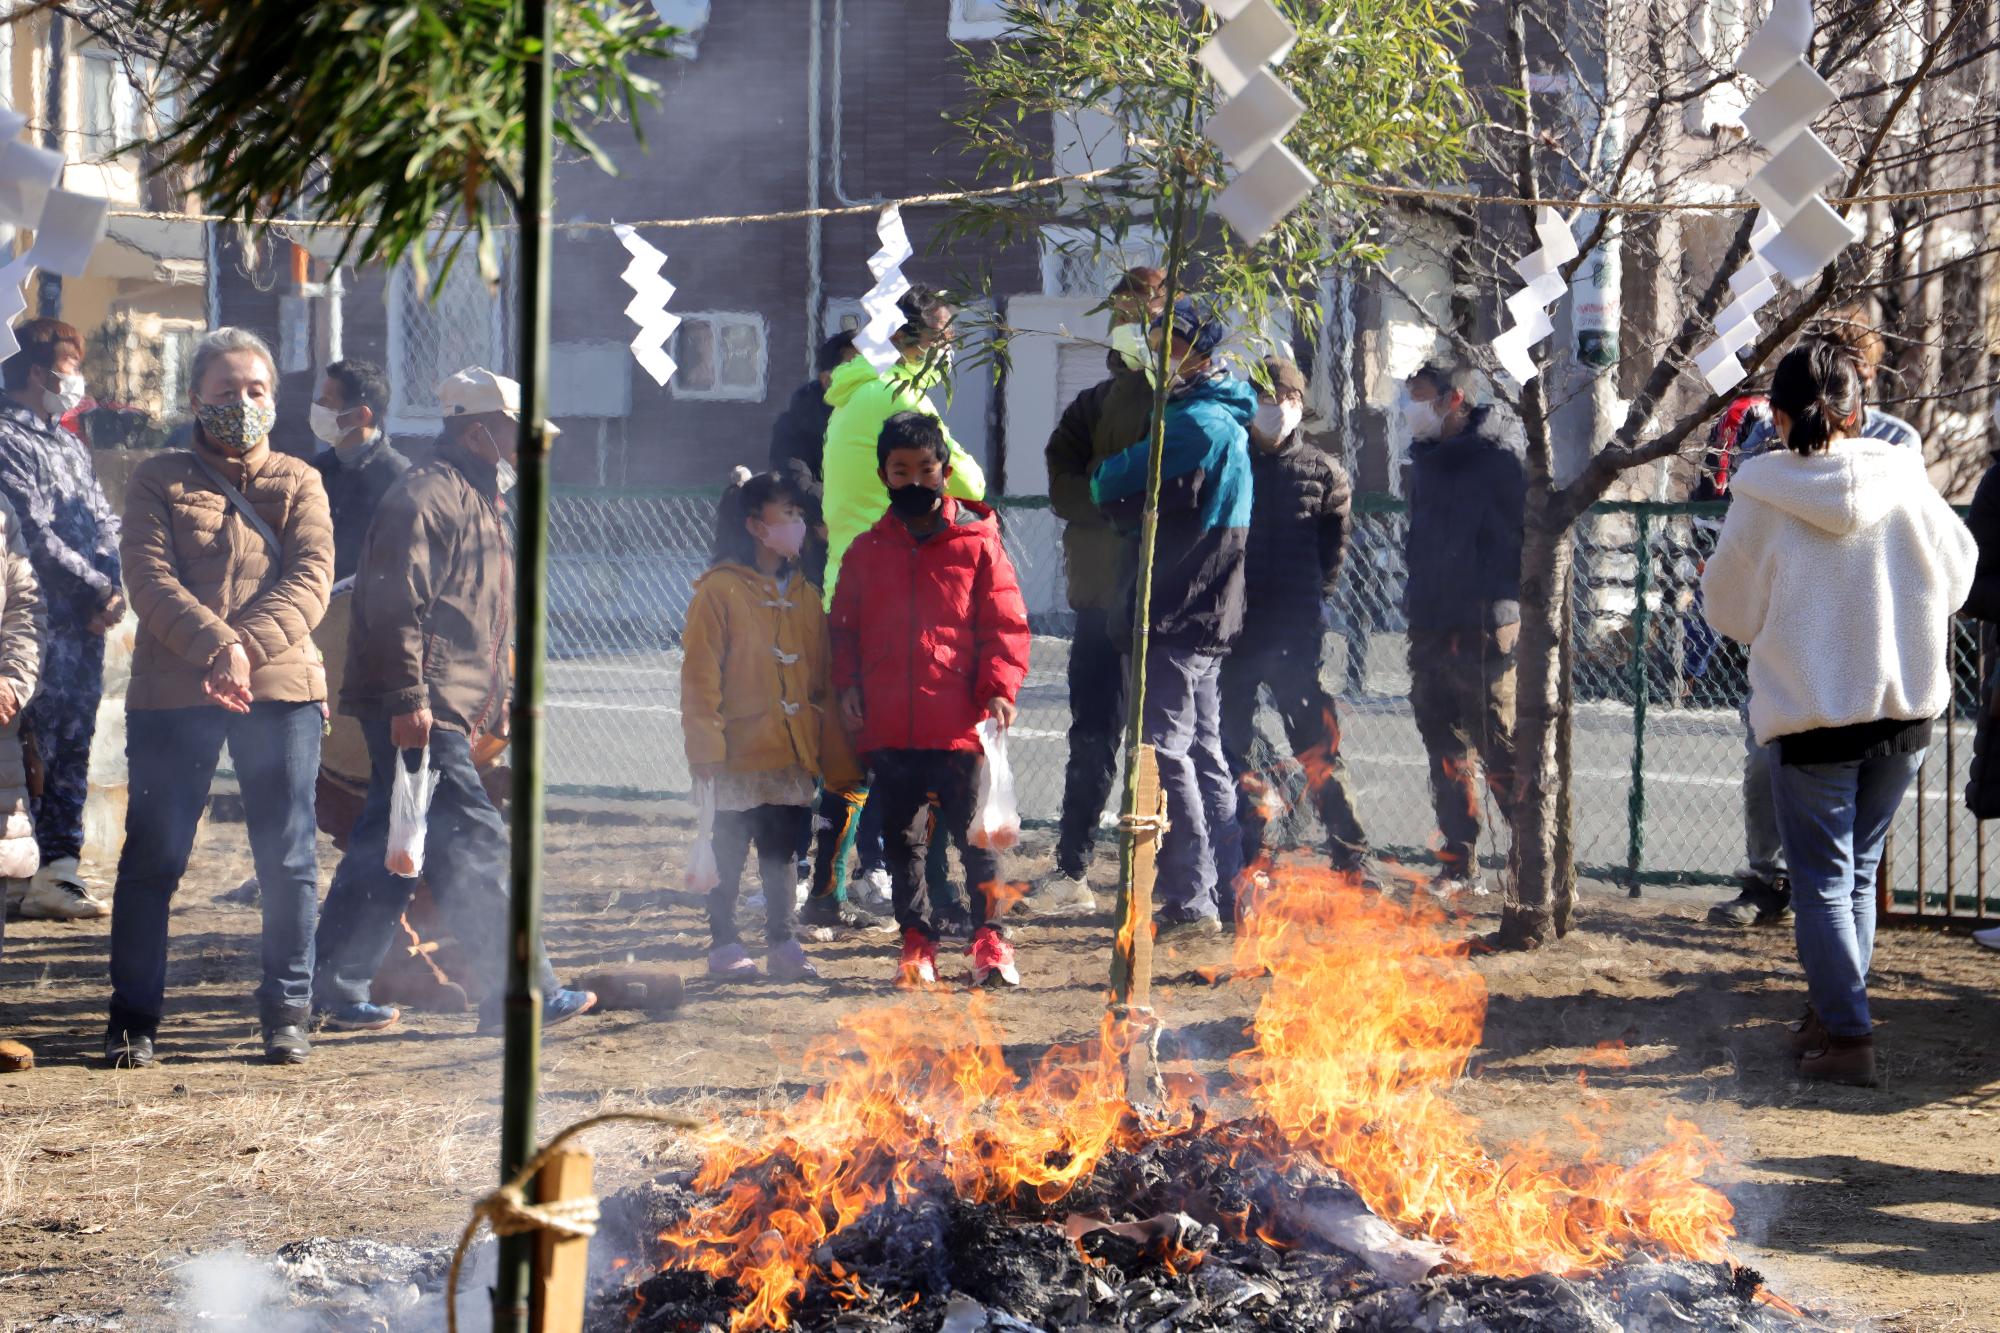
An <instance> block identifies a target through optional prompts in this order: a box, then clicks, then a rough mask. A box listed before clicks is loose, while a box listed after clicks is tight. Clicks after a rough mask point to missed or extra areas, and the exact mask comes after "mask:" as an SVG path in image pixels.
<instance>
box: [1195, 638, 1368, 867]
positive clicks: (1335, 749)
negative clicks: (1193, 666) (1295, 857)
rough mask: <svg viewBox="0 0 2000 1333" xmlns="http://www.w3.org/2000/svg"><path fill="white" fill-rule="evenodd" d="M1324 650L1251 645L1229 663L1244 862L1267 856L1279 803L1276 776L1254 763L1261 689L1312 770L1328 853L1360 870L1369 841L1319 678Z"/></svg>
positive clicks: (1228, 744)
mask: <svg viewBox="0 0 2000 1333" xmlns="http://www.w3.org/2000/svg"><path fill="white" fill-rule="evenodd" d="M1319 666H1320V661H1319V647H1318V645H1317V644H1314V645H1313V646H1312V647H1310V648H1307V647H1306V646H1304V645H1300V646H1299V648H1297V649H1288V648H1244V649H1238V650H1237V651H1236V652H1233V653H1231V654H1230V655H1229V656H1228V657H1225V658H1224V659H1223V660H1222V750H1223V753H1224V755H1225V756H1227V758H1228V760H1229V771H1230V772H1231V773H1233V774H1234V775H1235V777H1236V822H1237V824H1238V825H1239V826H1240V827H1241V828H1242V830H1243V864H1244V865H1246V866H1247V865H1251V864H1252V863H1254V862H1255V861H1256V860H1257V858H1258V857H1259V856H1261V855H1262V854H1263V851H1264V830H1265V827H1266V826H1267V825H1268V824H1269V823H1270V820H1271V814H1272V813H1273V808H1272V807H1273V802H1272V801H1271V799H1270V796H1269V793H1270V788H1271V777H1272V776H1274V775H1271V774H1265V773H1259V772H1257V771H1256V769H1255V766H1254V765H1253V764H1252V763H1251V760H1250V751H1251V745H1252V742H1253V741H1254V740H1255V739H1256V735H1257V691H1258V689H1259V688H1260V687H1264V688H1268V689H1269V690H1270V691H1271V703H1272V705H1273V706H1274V707H1276V709H1277V710H1278V717H1279V718H1280V719H1281V720H1282V721H1283V722H1284V725H1285V739H1286V740H1287V741H1288V742H1289V743H1290V744H1291V747H1292V754H1293V756H1294V757H1295V758H1296V759H1297V760H1298V762H1299V763H1300V765H1302V766H1303V767H1304V769H1305V773H1306V791H1307V794H1308V798H1309V799H1310V800H1311V801H1312V803H1313V807H1314V809H1315V810H1317V811H1318V813H1319V818H1320V822H1321V823H1322V824H1324V825H1325V826H1326V835H1327V852H1328V854H1329V855H1330V856H1331V857H1332V860H1333V865H1334V868H1335V869H1336V870H1353V869H1355V868H1356V867H1358V866H1359V865H1360V864H1361V858H1362V857H1363V856H1364V855H1365V854H1366V853H1367V851H1368V836H1367V835H1366V834H1365V833H1363V832H1362V831H1361V821H1360V820H1359V819H1357V818H1356V817H1355V814H1354V800H1353V798H1352V796H1350V795H1349V793H1348V790H1347V776H1346V765H1344V764H1343V763H1342V762H1341V759H1340V722H1339V719H1338V718H1337V717H1336V716H1335V714H1334V711H1333V700H1332V698H1330V697H1329V696H1328V695H1327V692H1326V688H1325V687H1324V686H1323V685H1321V684H1320V680H1319Z"/></svg>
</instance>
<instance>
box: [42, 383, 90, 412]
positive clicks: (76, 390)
mask: <svg viewBox="0 0 2000 1333" xmlns="http://www.w3.org/2000/svg"><path fill="white" fill-rule="evenodd" d="M83 396H84V384H83V376H81V375H76V374H69V375H58V376H56V387H55V388H53V389H43V390H42V410H43V411H45V412H47V413H48V414H49V415H50V416H52V417H66V416H68V415H69V414H70V413H72V412H74V411H76V409H77V408H78V407H79V406H81V405H82V403H83Z"/></svg>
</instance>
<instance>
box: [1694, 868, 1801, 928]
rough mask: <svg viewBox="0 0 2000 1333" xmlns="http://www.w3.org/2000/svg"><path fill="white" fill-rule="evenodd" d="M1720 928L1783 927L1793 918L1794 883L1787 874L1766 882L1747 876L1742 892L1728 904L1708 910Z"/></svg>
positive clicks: (1759, 878) (1754, 876)
mask: <svg viewBox="0 0 2000 1333" xmlns="http://www.w3.org/2000/svg"><path fill="white" fill-rule="evenodd" d="M1708 919H1709V920H1710V921H1712V922H1714V923H1715V924H1716V925H1718V926H1736V927H1738V928H1743V927H1748V926H1781V925H1783V924H1784V923H1785V922H1787V921H1790V920H1791V919H1792V884H1791V880H1789V879H1788V878H1786V877H1785V876H1784V875H1782V874H1781V875H1778V876H1777V877H1775V878H1773V879H1765V878H1763V877H1762V876H1761V875H1745V876H1744V877H1743V890H1742V892H1740V893H1738V894H1737V895H1736V896H1735V897H1734V898H1732V899H1730V900H1729V901H1728V902H1726V903H1717V904H1716V905H1715V906H1713V907H1711V908H1709V909H1708Z"/></svg>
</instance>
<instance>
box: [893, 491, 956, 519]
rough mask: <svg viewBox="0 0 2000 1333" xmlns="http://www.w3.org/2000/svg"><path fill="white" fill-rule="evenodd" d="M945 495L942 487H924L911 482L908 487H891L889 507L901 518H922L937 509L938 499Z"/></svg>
mask: <svg viewBox="0 0 2000 1333" xmlns="http://www.w3.org/2000/svg"><path fill="white" fill-rule="evenodd" d="M943 494H944V489H943V488H942V487H938V486H923V485H919V484H917V483H916V482H911V483H910V484H909V485H908V486H891V487H890V488H889V507H890V508H891V509H893V510H895V511H896V514H897V516H898V517H900V518H922V517H923V516H924V515H925V514H928V513H930V512H931V510H933V509H936V508H937V505H938V499H939V497H940V496H942V495H943Z"/></svg>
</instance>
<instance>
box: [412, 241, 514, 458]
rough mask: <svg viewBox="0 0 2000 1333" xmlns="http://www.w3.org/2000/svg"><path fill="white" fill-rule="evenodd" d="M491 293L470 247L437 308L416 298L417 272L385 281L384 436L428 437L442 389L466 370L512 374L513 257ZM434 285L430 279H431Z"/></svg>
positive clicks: (504, 259) (438, 416) (508, 254)
mask: <svg viewBox="0 0 2000 1333" xmlns="http://www.w3.org/2000/svg"><path fill="white" fill-rule="evenodd" d="M500 272H501V281H500V285H499V289H498V290H497V291H496V290H495V289H493V288H492V287H489V286H487V284H486V280H485V279H484V278H482V277H480V276H479V261H478V260H477V259H476V258H475V257H474V255H473V253H472V245H471V243H470V242H468V243H467V244H466V247H465V250H464V252H463V253H461V254H460V255H459V257H458V262H457V263H455V264H453V265H452V266H451V272H450V273H449V274H447V275H446V276H445V279H444V282H443V285H442V286H441V287H440V288H439V289H438V291H437V293H436V296H437V299H436V300H435V301H433V300H429V299H427V298H426V296H425V294H424V293H422V292H419V291H418V290H417V279H416V274H415V272H414V271H413V270H412V269H411V268H410V266H409V264H407V263H404V264H399V265H397V267H396V271H395V273H394V275H393V276H391V278H390V279H389V365H388V367H387V369H388V372H389V386H390V391H389V429H390V430H391V431H392V432H395V431H409V432H411V433H413V434H432V433H435V432H436V431H437V429H438V423H439V421H440V420H442V418H443V410H442V409H441V408H440V407H439V405H438V400H437V386H438V383H439V382H440V381H442V380H443V379H445V378H446V377H447V376H450V375H452V374H454V373H456V372H458V371H460V370H464V369H466V368H468V367H471V366H484V367H486V368H487V369H488V370H491V371H494V372H496V373H498V374H502V375H507V374H512V373H513V372H512V370H511V369H510V367H511V366H512V365H513V355H512V353H513V342H512V339H511V338H510V337H509V330H510V329H511V328H512V326H513V320H512V314H513V309H514V256H513V253H512V251H511V250H507V251H505V252H503V253H502V255H501V265H500ZM431 280H432V282H434V283H435V282H436V281H437V275H436V272H435V271H433V272H432V275H431Z"/></svg>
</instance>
